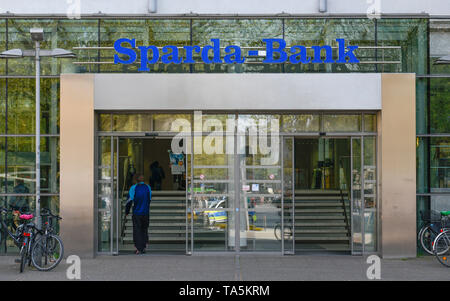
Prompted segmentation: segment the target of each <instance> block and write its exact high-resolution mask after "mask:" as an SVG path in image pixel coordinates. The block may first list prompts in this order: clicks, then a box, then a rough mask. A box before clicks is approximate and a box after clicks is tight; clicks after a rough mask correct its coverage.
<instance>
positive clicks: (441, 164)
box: [0, 17, 450, 252]
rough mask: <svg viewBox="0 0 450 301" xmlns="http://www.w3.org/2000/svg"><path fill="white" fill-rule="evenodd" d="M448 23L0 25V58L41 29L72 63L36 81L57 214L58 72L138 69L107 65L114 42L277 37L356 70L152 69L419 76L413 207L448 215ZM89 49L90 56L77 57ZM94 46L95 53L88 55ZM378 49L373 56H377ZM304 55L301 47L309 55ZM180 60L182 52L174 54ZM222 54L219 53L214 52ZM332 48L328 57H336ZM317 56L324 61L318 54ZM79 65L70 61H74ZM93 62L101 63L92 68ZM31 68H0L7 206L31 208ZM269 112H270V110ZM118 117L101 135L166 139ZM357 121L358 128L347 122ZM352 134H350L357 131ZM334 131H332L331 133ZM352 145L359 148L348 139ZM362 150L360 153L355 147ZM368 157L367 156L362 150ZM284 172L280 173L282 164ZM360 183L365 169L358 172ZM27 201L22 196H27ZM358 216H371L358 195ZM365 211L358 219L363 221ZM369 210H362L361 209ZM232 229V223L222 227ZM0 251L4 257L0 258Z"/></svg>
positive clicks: (0, 151) (253, 65) (303, 121)
mask: <svg viewBox="0 0 450 301" xmlns="http://www.w3.org/2000/svg"><path fill="white" fill-rule="evenodd" d="M449 23H450V21H449V20H445V19H441V20H429V19H420V18H412V19H407V18H394V19H389V18H382V19H365V18H360V19H358V18H316V19H314V18H304V19H302V18H284V17H283V18H277V17H273V18H252V19H239V18H236V19H231V18H228V19H217V18H214V19H204V18H203V19H202V18H192V19H189V18H183V19H166V20H162V19H143V18H141V19H124V18H120V19H111V18H99V19H81V20H66V19H58V18H54V19H52V18H47V19H42V18H39V19H37V18H36V19H33V18H28V19H20V18H5V19H0V51H4V50H8V49H13V48H26V49H30V48H32V47H33V45H32V43H31V40H30V38H29V29H30V28H31V27H42V28H44V31H45V40H44V42H43V43H42V48H43V49H50V48H65V49H69V50H73V51H74V52H75V53H76V55H77V58H76V59H54V58H43V59H42V66H41V67H42V74H43V76H44V77H43V78H42V80H41V134H42V135H43V136H42V142H41V143H42V149H41V152H42V153H41V156H42V173H41V179H40V181H41V187H42V193H43V198H45V202H48V204H49V205H51V206H53V207H54V208H58V207H59V203H58V202H59V201H58V197H59V138H58V137H59V74H61V73H98V72H121V73H122V72H125V73H129V72H138V71H137V68H138V67H137V65H114V64H111V62H112V61H113V50H111V49H98V48H95V47H111V46H113V42H114V41H115V40H116V39H117V38H121V37H125V38H135V39H136V41H137V45H139V46H140V45H156V46H164V45H176V46H186V45H207V44H211V42H210V39H212V38H220V39H221V41H222V43H223V45H222V46H227V45H230V44H233V45H239V46H241V47H242V48H243V49H244V51H247V49H248V48H255V49H259V48H260V47H263V46H264V44H263V43H262V41H261V40H262V39H263V38H283V39H285V40H286V43H287V45H288V46H292V45H305V46H307V47H308V46H312V45H319V46H320V45H325V44H327V45H331V46H332V47H335V46H336V41H335V39H336V38H343V39H345V40H346V42H347V43H348V44H350V45H359V46H360V48H359V49H358V50H357V53H356V54H357V56H358V58H360V60H361V63H360V64H305V65H301V64H299V65H292V64H289V63H285V64H263V63H262V60H263V57H255V58H252V59H248V60H247V61H246V63H244V64H242V65H237V64H234V65H226V64H203V63H196V64H179V65H175V64H170V65H163V64H159V65H155V66H151V68H150V72H165V73H213V72H216V73H217V72H218V73H225V72H228V73H232V72H236V73H237V72H260V73H296V72H414V73H416V74H417V88H416V101H417V103H416V109H417V118H416V124H417V207H418V210H422V209H427V208H432V209H433V208H434V209H439V208H448V206H449V204H450V190H449V189H450V188H449V181H450V180H449V179H450V174H449V173H448V170H449V160H450V152H449V124H450V122H449V121H450V120H449V113H450V112H449V111H450V107H449V98H450V91H449V87H450V79H449V77H448V74H450V67H449V65H436V64H435V62H436V60H437V59H438V58H439V57H440V56H443V55H446V54H448V53H445V49H447V52H448V48H446V47H447V46H446V45H448V35H446V34H445V33H446V31H447V29H448V28H449V26H450V25H449ZM85 47H91V48H88V49H82V48H85ZM92 47H93V48H92ZM375 47H377V48H375ZM309 51H312V50H311V49H308V52H309ZM181 54H184V53H183V52H181ZM222 55H223V53H222ZM336 55H337V53H336V48H333V56H334V57H336ZM322 56H324V53H322ZM76 62H78V63H76ZM98 62H103V63H102V64H98ZM33 76H34V63H33V61H32V60H31V59H26V58H25V59H8V60H3V59H2V60H0V175H1V176H0V202H1V205H8V204H9V203H10V201H11V200H13V199H14V198H17V197H18V196H19V195H25V196H26V198H27V202H28V203H29V204H30V207H31V208H33V206H34V200H33V196H32V194H33V192H34V184H33V183H34V181H36V179H35V167H34V151H35V150H34V138H33V135H34V134H35V122H34V120H35V115H34V97H35V95H34V93H35V92H34V91H35V87H34V86H35V82H34V79H33ZM275 109H276V108H275ZM127 118H129V116H127V115H126V114H123V115H114V116H112V115H105V116H101V117H100V118H99V124H100V130H104V131H109V130H111V131H121V132H122V131H123V132H134V131H147V130H160V131H170V129H168V125H167V124H168V123H167V122H166V121H164V116H160V117H158V116H154V117H153V118H152V119H149V117H148V116H145V115H142V116H141V117H138V118H137V119H136V118H134V119H133V122H131V123H130V122H127ZM281 118H282V120H283V122H282V124H281V128H282V129H283V130H286V131H289V132H316V131H318V129H320V128H322V127H323V128H325V129H326V130H327V131H330V130H331V131H332V130H337V131H342V132H352V131H362V132H375V131H376V124H375V122H374V120H375V118H374V117H373V115H370V114H368V115H362V116H358V115H356V117H355V116H352V115H343V116H339V115H333V116H331V115H330V116H325V117H324V116H319V115H315V114H314V113H311V114H298V115H283V116H282V117H281ZM354 118H357V119H358V118H360V120H356V121H355V120H354ZM355 126H356V127H355ZM334 127H337V128H334ZM352 143H353V144H357V143H359V142H358V141H353V142H352ZM363 144H364V147H368V148H370V147H369V146H367V144H365V143H363ZM369 150H370V149H367V151H369ZM285 168H287V167H286V166H285ZM364 176H365V171H364ZM27 194H28V195H27ZM365 202H366V204H367V205H368V206H369V207H367V206H366V207H365V209H364V210H366V211H367V210H369V209H370V204H371V200H370V199H369V198H368V197H366V199H365ZM366 211H364V213H361V214H366ZM367 212H370V210H369V211H367ZM231 222H233V220H232V219H230V223H231ZM0 252H2V251H0Z"/></svg>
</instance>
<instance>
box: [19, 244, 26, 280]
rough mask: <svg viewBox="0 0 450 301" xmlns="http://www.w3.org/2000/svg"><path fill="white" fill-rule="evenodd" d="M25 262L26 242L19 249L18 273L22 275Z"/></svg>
mask: <svg viewBox="0 0 450 301" xmlns="http://www.w3.org/2000/svg"><path fill="white" fill-rule="evenodd" d="M26 261H27V246H26V240H25V243H24V245H23V246H22V247H21V248H20V272H21V273H23V270H24V268H25V264H26Z"/></svg>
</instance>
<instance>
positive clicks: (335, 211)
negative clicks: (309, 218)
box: [295, 208, 344, 214]
mask: <svg viewBox="0 0 450 301" xmlns="http://www.w3.org/2000/svg"><path fill="white" fill-rule="evenodd" d="M297 213H344V209H342V208H340V209H296V210H295V214H297Z"/></svg>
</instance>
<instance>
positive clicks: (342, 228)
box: [294, 190, 351, 251]
mask: <svg viewBox="0 0 450 301" xmlns="http://www.w3.org/2000/svg"><path fill="white" fill-rule="evenodd" d="M342 198H343V199H344V201H343V200H342ZM294 225H295V244H296V250H314V251H317V250H324V251H349V250H350V238H351V234H350V233H351V232H350V201H349V196H348V193H347V192H343V194H342V196H341V192H340V191H339V190H296V191H295V223H294Z"/></svg>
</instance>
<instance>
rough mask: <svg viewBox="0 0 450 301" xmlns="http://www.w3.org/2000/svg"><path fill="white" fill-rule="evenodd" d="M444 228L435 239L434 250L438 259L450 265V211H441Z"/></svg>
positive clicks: (447, 265) (445, 264)
mask: <svg viewBox="0 0 450 301" xmlns="http://www.w3.org/2000/svg"><path fill="white" fill-rule="evenodd" d="M440 214H441V217H442V229H441V230H440V233H439V234H438V235H437V236H436V239H435V240H434V241H433V252H434V255H435V256H436V258H437V259H438V261H439V262H440V263H441V264H442V265H444V266H446V267H450V258H449V257H450V211H441V213H440Z"/></svg>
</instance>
